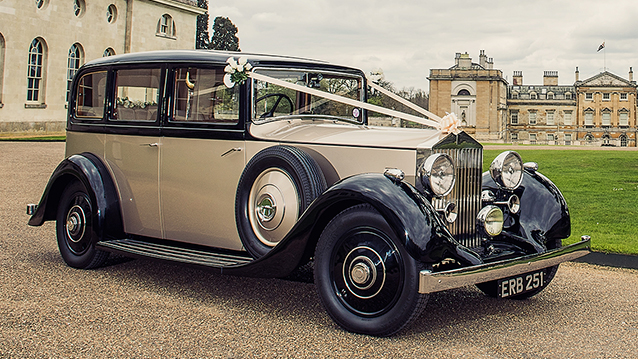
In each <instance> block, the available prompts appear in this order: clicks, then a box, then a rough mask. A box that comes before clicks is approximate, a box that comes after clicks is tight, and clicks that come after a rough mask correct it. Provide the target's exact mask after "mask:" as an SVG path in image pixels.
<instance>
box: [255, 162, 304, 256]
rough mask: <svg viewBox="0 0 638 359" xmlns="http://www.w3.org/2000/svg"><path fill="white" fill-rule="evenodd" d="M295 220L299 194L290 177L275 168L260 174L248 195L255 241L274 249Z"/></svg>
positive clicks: (297, 213) (297, 212)
mask: <svg viewBox="0 0 638 359" xmlns="http://www.w3.org/2000/svg"><path fill="white" fill-rule="evenodd" d="M298 217H299V195H298V193H297V187H296V186H295V183H294V181H293V179H292V178H291V177H290V175H289V174H288V173H286V172H285V171H284V170H282V169H279V168H271V169H267V170H266V171H264V172H263V173H262V174H260V175H259V177H257V179H256V180H255V183H253V185H252V187H251V189H250V194H249V195H248V220H249V221H250V226H251V228H252V230H253V233H255V236H256V237H257V239H259V241H260V242H261V243H263V244H264V245H266V246H268V247H274V246H275V245H277V243H279V241H281V240H282V239H283V238H284V236H285V235H286V234H287V233H288V231H290V229H291V228H292V227H293V226H294V225H295V223H296V222H297V218H298Z"/></svg>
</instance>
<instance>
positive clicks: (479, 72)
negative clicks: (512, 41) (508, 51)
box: [428, 50, 507, 141]
mask: <svg viewBox="0 0 638 359" xmlns="http://www.w3.org/2000/svg"><path fill="white" fill-rule="evenodd" d="M428 80H430V99H429V108H430V111H431V112H433V113H435V114H436V115H438V116H441V117H443V116H445V114H446V113H451V112H454V113H455V114H457V116H458V117H459V119H460V120H461V123H462V128H463V130H464V131H465V132H467V133H470V134H472V135H473V136H474V137H475V138H476V139H478V140H480V141H498V140H502V139H503V138H504V137H505V124H506V120H507V81H506V80H505V79H504V78H503V72H502V71H501V70H495V69H494V62H493V60H492V59H491V58H488V57H487V56H486V55H485V52H484V51H483V50H481V54H480V56H479V62H478V63H474V62H472V58H470V56H469V55H468V54H467V53H464V54H461V53H457V54H456V57H455V64H454V66H452V67H450V68H449V69H432V70H430V76H429V77H428Z"/></svg>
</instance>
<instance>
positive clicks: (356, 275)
mask: <svg viewBox="0 0 638 359" xmlns="http://www.w3.org/2000/svg"><path fill="white" fill-rule="evenodd" d="M350 279H351V280H352V284H354V286H355V287H356V288H357V289H359V290H366V289H368V288H370V287H371V286H372V284H374V281H375V280H376V279H377V268H376V266H375V265H374V263H372V260H371V259H370V258H368V257H364V256H359V257H357V258H355V259H354V260H353V261H352V262H351V263H350Z"/></svg>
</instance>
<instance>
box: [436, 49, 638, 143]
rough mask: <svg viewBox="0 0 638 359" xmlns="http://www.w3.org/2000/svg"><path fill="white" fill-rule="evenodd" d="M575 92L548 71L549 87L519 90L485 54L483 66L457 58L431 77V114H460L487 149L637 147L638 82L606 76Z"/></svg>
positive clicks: (578, 84)
mask: <svg viewBox="0 0 638 359" xmlns="http://www.w3.org/2000/svg"><path fill="white" fill-rule="evenodd" d="M574 76H575V81H574V83H573V85H559V84H558V72H557V71H545V72H544V75H543V84H542V85H527V84H524V83H523V73H522V71H514V74H513V77H512V83H511V84H508V82H507V81H506V80H505V78H503V73H502V71H500V70H496V69H494V62H493V60H492V59H491V58H488V57H487V56H486V55H485V52H484V51H483V50H481V52H480V55H479V62H478V63H474V62H472V59H471V58H470V56H469V55H468V54H467V53H464V54H461V53H457V54H456V58H455V64H454V66H452V67H450V68H449V69H432V70H430V76H429V77H428V79H429V80H430V111H432V112H434V113H435V114H437V115H439V116H443V115H445V113H446V112H454V113H456V114H457V115H458V116H459V119H460V120H461V121H462V127H463V130H465V131H466V132H468V133H471V134H473V135H474V136H475V137H476V138H477V139H478V140H480V141H485V142H509V143H526V144H549V145H591V146H601V145H602V146H631V147H635V146H636V135H637V126H636V94H637V86H636V81H634V79H633V70H632V69H631V68H629V72H628V78H627V79H624V78H622V77H620V76H618V75H615V74H613V73H611V72H608V71H605V72H602V73H600V74H597V75H595V76H593V77H591V78H588V79H584V80H580V78H579V71H578V68H576V71H575V74H574Z"/></svg>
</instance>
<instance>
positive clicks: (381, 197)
mask: <svg viewBox="0 0 638 359" xmlns="http://www.w3.org/2000/svg"><path fill="white" fill-rule="evenodd" d="M360 203H369V204H371V205H372V206H373V207H374V208H375V209H376V210H378V211H379V212H380V213H381V215H382V216H383V217H384V218H385V219H386V221H387V222H388V224H389V225H390V227H392V229H393V230H394V231H395V234H396V235H397V237H398V238H399V240H400V241H401V242H402V243H403V245H404V246H405V248H406V250H407V251H408V253H409V254H410V255H411V256H412V257H413V258H415V259H416V260H418V261H421V262H424V263H437V262H439V261H441V260H443V259H445V258H448V257H452V258H456V259H458V260H459V261H461V262H462V263H465V264H468V265H469V264H479V263H482V260H481V259H480V258H479V257H478V255H476V254H474V253H473V252H471V251H469V250H466V249H464V248H463V247H462V246H460V245H459V244H458V243H457V242H456V241H455V240H454V238H453V237H452V236H451V234H450V233H449V231H448V230H447V229H446V228H445V226H443V225H442V223H441V222H440V219H439V217H438V215H437V214H436V213H435V211H434V209H433V208H432V206H431V205H430V203H429V202H428V200H427V199H426V198H425V197H423V196H422V195H421V194H420V193H419V192H418V191H417V190H416V189H415V188H414V187H413V186H411V185H409V184H407V183H405V182H398V183H396V182H394V181H392V180H390V179H388V178H386V177H385V176H384V175H382V174H360V175H355V176H352V177H348V178H346V179H343V180H341V181H339V182H337V183H336V184H335V185H333V186H332V187H330V188H329V189H328V190H326V191H325V192H324V193H323V194H322V195H321V196H319V197H318V198H317V199H315V201H314V202H312V204H311V205H310V206H309V207H308V209H307V210H306V211H305V212H304V214H303V215H302V216H301V218H300V219H299V221H297V223H296V224H295V226H294V227H293V228H292V230H291V231H290V232H289V233H288V234H287V235H286V237H285V238H284V239H283V240H282V241H281V242H280V243H279V244H278V245H277V246H276V247H275V248H273V249H272V250H271V251H270V252H269V253H268V254H267V255H265V256H264V257H261V258H259V259H257V260H255V261H253V262H251V263H250V264H249V265H246V266H242V267H237V268H224V269H223V272H224V273H227V274H237V275H247V276H268V277H282V276H286V275H288V274H289V273H291V272H292V271H293V270H294V269H295V268H297V267H298V266H299V265H301V264H303V263H305V262H306V261H308V260H309V259H310V258H311V257H312V256H313V255H314V249H315V246H316V243H317V241H318V239H319V236H320V235H321V232H322V231H323V229H324V228H325V226H326V225H327V223H328V222H329V221H330V220H331V219H332V218H334V216H336V215H337V214H339V213H340V212H341V211H343V210H344V209H346V208H349V207H351V206H354V205H357V204H360Z"/></svg>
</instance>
